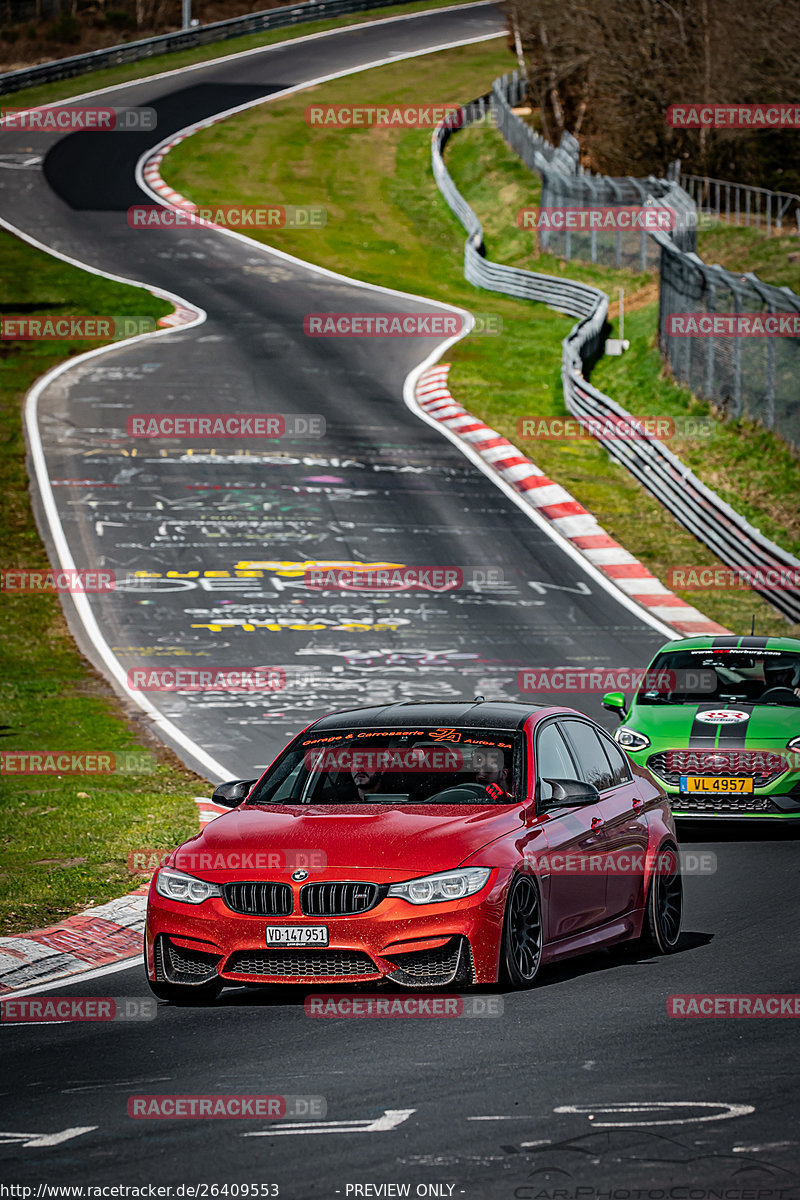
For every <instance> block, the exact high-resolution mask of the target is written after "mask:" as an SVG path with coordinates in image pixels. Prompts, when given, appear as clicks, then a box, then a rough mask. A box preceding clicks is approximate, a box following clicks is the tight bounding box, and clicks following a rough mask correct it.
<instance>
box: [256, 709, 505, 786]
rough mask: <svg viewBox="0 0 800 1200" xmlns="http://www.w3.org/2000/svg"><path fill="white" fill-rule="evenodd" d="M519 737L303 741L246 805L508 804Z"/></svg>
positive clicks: (469, 733) (464, 734)
mask: <svg viewBox="0 0 800 1200" xmlns="http://www.w3.org/2000/svg"><path fill="white" fill-rule="evenodd" d="M520 759H521V752H520V738H519V735H518V734H513V733H507V732H504V731H497V730H492V729H437V728H422V729H410V730H391V729H376V730H372V729H353V730H346V729H344V730H341V731H335V732H332V733H326V734H324V735H323V734H319V735H317V736H314V735H313V733H311V734H310V735H309V736H308V737H303V738H301V739H300V740H299V741H298V742H296V743H295V744H294V745H293V746H292V747H290V748H289V749H288V750H287V751H286V752H285V753H284V754H283V755H282V756H281V758H280V759H279V760H278V762H277V763H276V764H275V766H274V767H273V769H272V770H271V771H270V772H269V774H268V775H266V776H265V777H264V779H263V780H262V781H261V783H260V784H259V786H258V787H256V788H255V789H254V790H253V791H252V792H251V794H250V796H249V797H248V799H247V804H248V805H252V804H257V805H263V804H509V803H511V802H512V801H513V798H514V795H515V794H516V793H517V791H518V780H519V777H520V772H521V762H520Z"/></svg>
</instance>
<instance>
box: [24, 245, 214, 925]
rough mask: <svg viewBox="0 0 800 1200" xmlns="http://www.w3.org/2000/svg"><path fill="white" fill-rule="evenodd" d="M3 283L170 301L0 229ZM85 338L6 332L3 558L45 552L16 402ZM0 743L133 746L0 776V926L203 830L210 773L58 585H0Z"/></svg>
mask: <svg viewBox="0 0 800 1200" xmlns="http://www.w3.org/2000/svg"><path fill="white" fill-rule="evenodd" d="M0 289H1V290H2V293H3V294H4V295H5V296H10V295H13V297H14V300H13V302H12V301H6V302H5V303H4V305H3V306H2V312H3V313H4V314H11V313H20V312H25V313H28V314H35V313H58V314H68V313H74V314H81V315H84V314H85V315H89V314H91V315H94V314H97V315H102V314H114V315H135V316H148V317H153V318H155V319H157V318H158V317H160V316H163V315H164V314H165V313H167V312H169V311H171V308H170V306H169V305H167V304H165V303H163V302H162V301H160V300H157V299H155V298H154V297H153V296H151V295H150V294H149V293H148V292H145V291H143V290H141V289H138V288H129V287H125V286H124V285H121V284H116V283H112V282H110V281H108V280H104V279H101V278H99V277H98V276H94V275H89V274H87V273H86V272H83V271H80V270H78V269H77V268H75V267H71V266H68V265H67V264H65V263H62V262H60V261H59V260H58V259H55V258H51V257H49V256H48V255H45V254H42V253H41V252H39V251H37V250H34V249H33V248H31V247H30V246H28V245H27V244H26V243H25V242H22V241H19V240H17V239H16V238H14V237H12V236H11V235H10V234H7V233H0ZM90 344H97V343H86V342H80V343H79V342H73V343H66V342H8V341H3V342H0V464H1V465H2V474H3V488H2V492H0V520H2V527H3V530H4V534H5V537H4V548H3V552H2V559H1V560H0V561H2V566H3V568H4V569H5V568H10V567H29V568H46V567H47V566H48V562H47V558H46V556H45V552H44V548H43V546H42V543H41V540H40V538H39V534H38V532H37V529H36V525H35V522H34V519H33V514H32V512H31V508H30V501H29V495H28V488H29V481H28V476H27V473H26V464H25V442H24V439H23V434H22V403H23V398H24V396H25V393H26V392H27V390H28V388H29V387H30V386H31V384H32V383H33V382H34V380H35V379H36V378H37V377H38V376H40V375H42V374H43V373H44V372H45V371H47V370H48V369H49V368H50V367H52V366H54V365H55V364H56V363H58V362H61V361H62V360H63V359H65V358H66V357H68V356H69V355H72V354H75V353H79V352H81V351H83V350H86V349H88V348H89V346H90ZM2 602H3V612H4V622H3V640H2V650H0V656H1V657H0V710H1V711H2V722H3V727H2V729H1V730H0V733H2V735H3V740H2V743H0V749H2V750H3V751H4V752H9V751H14V750H39V751H65V750H77V751H88V750H97V751H110V752H112V753H113V752H120V751H131V752H134V753H137V754H140V755H142V756H143V758H142V759H141V761H140V762H139V761H137V764H136V765H137V767H139V769H138V770H137V772H136V773H125V774H121V773H115V774H110V775H105V776H103V775H96V776H62V777H58V776H55V775H53V776H44V775H36V776H23V775H8V774H4V775H3V776H2V778H0V804H1V805H2V812H3V820H2V832H1V833H0V932H2V933H4V934H7V933H13V932H17V931H20V930H25V929H32V928H35V927H37V926H41V925H46V924H52V923H54V922H56V921H58V920H60V919H62V918H63V917H64V916H66V915H68V914H70V913H73V912H76V911H78V910H80V909H82V908H84V907H86V906H87V905H89V904H100V903H102V902H103V901H105V900H109V899H112V898H113V897H115V896H118V895H120V894H121V893H124V892H126V891H129V890H131V889H132V888H135V887H136V886H138V884H139V883H140V882H141V878H142V877H141V876H138V877H136V876H132V875H131V874H130V873H129V872H128V870H127V865H126V858H127V854H128V851H129V850H132V849H136V848H138V847H144V846H148V847H149V846H165V847H168V846H174V845H176V844H177V843H178V842H179V841H183V840H184V839H185V838H186V837H189V836H190V835H191V834H192V833H194V832H196V830H197V810H196V808H195V806H194V804H193V802H192V796H194V795H196V794H199V793H198V790H197V789H198V787H199V788H200V789H201V791H204V790H205V788H206V786H207V785H205V784H204V783H201V782H200V781H199V780H198V779H197V777H196V776H194V775H193V774H192V773H191V772H189V771H187V770H186V769H185V768H183V767H182V766H181V764H180V763H179V762H178V761H177V759H175V757H174V756H173V755H172V754H170V753H168V752H166V751H164V750H163V749H162V748H159V747H158V746H157V745H155V743H150V742H148V741H144V740H143V735H142V732H141V730H137V729H136V728H135V727H134V726H133V725H132V723H131V722H130V721H128V720H126V718H125V716H124V714H123V712H122V709H121V706H120V704H119V703H118V701H117V699H116V697H115V696H114V693H113V692H112V690H111V688H110V687H109V685H108V684H107V683H106V682H105V681H104V680H103V679H102V678H101V677H100V676H99V675H98V674H97V673H96V672H95V671H94V670H93V669H92V668H91V666H90V665H89V664H88V663H87V662H86V661H85V660H84V659H83V658H82V657H81V655H80V654H79V652H78V650H77V648H76V646H75V643H74V642H73V640H72V637H71V635H70V633H69V631H68V629H67V625H66V621H65V619H64V616H63V613H62V610H61V605H60V602H59V599H58V597H57V596H55V595H48V594H39V595H12V594H4V595H3V598H2Z"/></svg>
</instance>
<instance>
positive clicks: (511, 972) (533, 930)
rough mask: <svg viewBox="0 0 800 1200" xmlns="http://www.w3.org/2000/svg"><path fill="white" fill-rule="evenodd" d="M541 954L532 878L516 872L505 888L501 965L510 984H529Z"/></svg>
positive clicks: (539, 920)
mask: <svg viewBox="0 0 800 1200" xmlns="http://www.w3.org/2000/svg"><path fill="white" fill-rule="evenodd" d="M541 958H542V906H541V902H540V899H539V888H538V886H537V884H536V880H535V879H533V878H532V877H531V876H530V875H517V877H516V878H515V879H514V881H513V883H512V884H511V887H510V888H509V892H508V899H507V900H506V915H505V921H504V923H503V946H502V951H501V968H502V973H503V976H504V978H505V979H506V980H507V981H508V983H510V984H511V986H512V987H521V988H524V987H530V986H531V984H532V983H533V981H534V979H535V978H536V975H537V973H538V971H539V963H540V962H541Z"/></svg>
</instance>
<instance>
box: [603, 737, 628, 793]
mask: <svg viewBox="0 0 800 1200" xmlns="http://www.w3.org/2000/svg"><path fill="white" fill-rule="evenodd" d="M597 736H598V737H599V738H600V745H601V746H602V747H603V749H604V750H605V752H606V758H607V759H608V761H609V763H610V764H611V773H612V775H613V776H614V783H615V784H619V783H630V781H631V779H632V778H633V776H632V775H631V768H630V763H629V762H628V759H627V757H626V755H625V754H623V752H622V751H621V750H620V748H619V746H618V745H617V743H616V742H612V740H611V738H609V737H603V735H602V733H600V734H598V735H597Z"/></svg>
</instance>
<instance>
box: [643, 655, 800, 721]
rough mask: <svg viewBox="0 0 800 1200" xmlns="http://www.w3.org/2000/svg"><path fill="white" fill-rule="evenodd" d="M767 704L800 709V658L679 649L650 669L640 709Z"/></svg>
mask: <svg viewBox="0 0 800 1200" xmlns="http://www.w3.org/2000/svg"><path fill="white" fill-rule="evenodd" d="M706 701H709V702H711V703H712V704H716V703H719V702H724V703H734V702H735V703H737V704H767V705H785V706H787V707H797V708H800V654H796V653H793V652H792V651H786V650H740V649H736V648H734V649H730V650H728V649H719V650H717V649H714V650H709V649H706V650H674V651H671V652H670V651H668V652H665V653H663V654H659V655H658V657H657V658H656V659H655V660H654V662H653V663H652V665H651V666H650V667H649V669H648V671H647V673H646V675H645V678H644V680H643V682H642V686H641V687H640V689H639V691H638V693H637V695H636V703H637V704H664V703H668V704H698V703H704V702H706Z"/></svg>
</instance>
